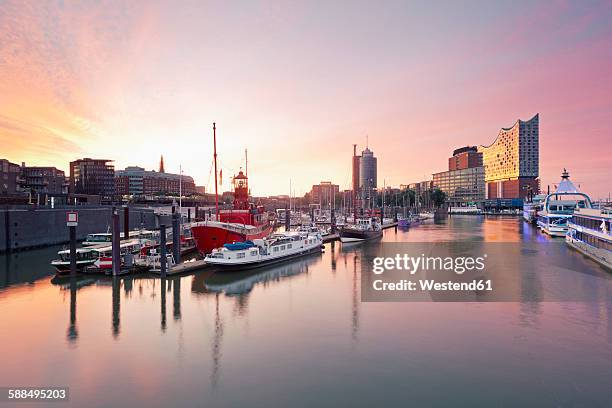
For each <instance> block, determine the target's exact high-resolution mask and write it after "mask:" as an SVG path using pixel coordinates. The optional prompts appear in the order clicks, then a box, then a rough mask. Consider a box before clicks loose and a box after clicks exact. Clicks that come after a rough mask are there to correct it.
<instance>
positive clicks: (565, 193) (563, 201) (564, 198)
mask: <svg viewBox="0 0 612 408" xmlns="http://www.w3.org/2000/svg"><path fill="white" fill-rule="evenodd" d="M576 208H592V204H591V199H590V198H589V196H588V195H586V194H584V193H582V192H580V191H579V190H578V188H577V187H576V186H575V185H574V183H572V182H571V181H570V180H569V173H568V172H567V170H565V169H563V174H562V175H561V182H560V183H559V186H558V187H557V189H556V190H555V192H554V193H551V194H548V195H547V196H546V198H545V199H544V204H543V205H542V210H541V211H540V212H539V213H538V227H539V228H540V229H541V230H542V232H544V233H546V234H548V235H550V236H556V237H564V236H565V235H566V234H567V231H568V226H567V222H568V221H569V220H570V219H571V218H572V215H573V214H574V210H575V209H576Z"/></svg>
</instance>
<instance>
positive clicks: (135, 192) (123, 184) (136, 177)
mask: <svg viewBox="0 0 612 408" xmlns="http://www.w3.org/2000/svg"><path fill="white" fill-rule="evenodd" d="M115 188H116V191H117V194H120V195H131V196H144V195H150V196H153V195H166V194H171V195H178V194H179V193H182V194H183V195H191V194H195V193H196V186H195V182H194V181H193V178H192V177H190V176H186V175H184V174H183V175H182V176H181V175H179V174H172V173H165V172H164V173H160V172H156V171H147V170H145V169H144V168H142V167H136V166H132V167H126V168H125V170H117V171H116V172H115Z"/></svg>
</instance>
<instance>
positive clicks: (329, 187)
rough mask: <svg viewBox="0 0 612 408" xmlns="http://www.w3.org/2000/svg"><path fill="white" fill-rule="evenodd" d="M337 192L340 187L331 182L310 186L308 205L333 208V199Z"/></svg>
mask: <svg viewBox="0 0 612 408" xmlns="http://www.w3.org/2000/svg"><path fill="white" fill-rule="evenodd" d="M339 192H340V186H338V185H337V184H333V183H332V182H331V181H322V182H320V183H319V184H315V185H313V186H312V189H311V190H310V203H311V204H320V205H321V208H324V207H330V208H331V207H332V206H334V204H335V198H336V196H337V195H338V193H339Z"/></svg>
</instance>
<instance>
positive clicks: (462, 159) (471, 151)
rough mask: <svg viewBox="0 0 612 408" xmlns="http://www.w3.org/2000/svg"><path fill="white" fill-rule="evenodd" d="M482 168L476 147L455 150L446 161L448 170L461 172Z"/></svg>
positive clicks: (480, 155)
mask: <svg viewBox="0 0 612 408" xmlns="http://www.w3.org/2000/svg"><path fill="white" fill-rule="evenodd" d="M478 166H482V153H480V152H478V148H477V147H476V146H465V147H460V148H459V149H455V151H453V156H452V157H450V158H449V159H448V169H449V170H463V169H469V168H473V167H478Z"/></svg>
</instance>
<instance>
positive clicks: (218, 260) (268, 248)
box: [205, 231, 323, 270]
mask: <svg viewBox="0 0 612 408" xmlns="http://www.w3.org/2000/svg"><path fill="white" fill-rule="evenodd" d="M322 245H323V238H322V237H321V234H320V233H318V232H314V233H313V232H299V231H289V232H283V233H279V234H272V235H271V236H270V237H269V238H266V239H254V240H253V241H246V242H237V243H233V244H225V245H224V246H223V247H221V248H217V249H214V250H213V251H212V252H211V253H210V254H208V255H207V256H206V258H205V260H206V263H208V264H210V265H214V266H216V267H218V268H221V269H226V270H241V269H249V268H258V267H261V266H264V265H269V264H274V263H278V262H283V261H286V260H288V259H292V258H296V257H300V256H303V255H306V254H309V253H312V252H320V251H321V246H322Z"/></svg>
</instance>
